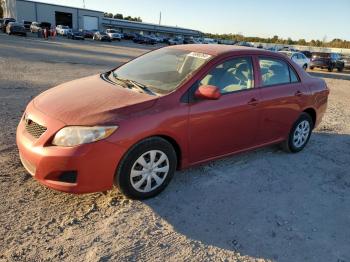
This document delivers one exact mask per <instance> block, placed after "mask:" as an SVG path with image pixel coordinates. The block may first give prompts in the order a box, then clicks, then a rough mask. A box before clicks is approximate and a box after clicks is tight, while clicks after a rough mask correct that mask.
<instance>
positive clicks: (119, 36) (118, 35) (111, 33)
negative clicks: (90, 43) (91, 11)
mask: <svg viewBox="0 0 350 262" xmlns="http://www.w3.org/2000/svg"><path fill="white" fill-rule="evenodd" d="M106 34H107V35H108V36H109V38H110V39H111V40H117V41H120V40H122V34H121V33H119V32H118V31H117V30H115V29H107V30H106Z"/></svg>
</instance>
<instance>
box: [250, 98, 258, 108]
mask: <svg viewBox="0 0 350 262" xmlns="http://www.w3.org/2000/svg"><path fill="white" fill-rule="evenodd" d="M257 104H259V101H258V99H256V98H252V99H250V101H249V102H248V105H250V106H256V105H257Z"/></svg>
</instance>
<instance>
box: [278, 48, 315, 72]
mask: <svg viewBox="0 0 350 262" xmlns="http://www.w3.org/2000/svg"><path fill="white" fill-rule="evenodd" d="M280 53H283V54H285V55H286V56H288V57H289V58H290V59H292V60H293V61H294V62H295V63H297V64H298V65H299V66H300V67H302V68H304V70H306V69H308V67H309V65H310V59H309V58H307V57H306V56H305V55H304V54H303V53H300V52H290V51H280Z"/></svg>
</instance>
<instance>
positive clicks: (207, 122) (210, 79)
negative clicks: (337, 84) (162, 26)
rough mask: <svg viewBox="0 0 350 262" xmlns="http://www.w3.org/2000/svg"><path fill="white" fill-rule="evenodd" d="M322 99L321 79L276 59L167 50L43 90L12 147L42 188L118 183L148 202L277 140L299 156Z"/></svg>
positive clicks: (225, 50)
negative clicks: (201, 169) (196, 169)
mask: <svg viewBox="0 0 350 262" xmlns="http://www.w3.org/2000/svg"><path fill="white" fill-rule="evenodd" d="M260 87H264V88H260ZM328 95H329V89H328V88H327V85H326V83H325V81H324V80H323V79H321V78H314V77H311V76H310V75H309V74H307V73H305V71H304V70H302V69H301V68H300V67H299V66H297V65H295V67H294V65H291V64H289V63H288V59H287V58H286V57H285V56H283V55H282V54H278V53H272V52H267V51H264V50H261V49H259V50H258V49H248V48H240V47H234V46H226V45H218V46H217V47H216V48H211V47H209V46H203V45H201V46H200V47H199V46H198V45H185V46H184V45H182V46H172V47H165V48H161V49H157V50H155V51H152V52H148V53H146V54H144V55H142V56H140V57H138V58H136V59H133V60H131V61H130V62H128V63H126V64H124V65H121V66H119V67H117V68H116V69H113V70H110V71H107V72H105V73H102V74H97V75H94V76H91V77H87V78H83V79H80V80H75V81H70V82H68V83H65V84H60V85H59V86H58V87H56V88H53V89H51V90H46V91H45V92H44V93H42V94H40V95H39V96H37V97H36V98H34V99H33V101H31V102H30V103H29V104H28V106H27V108H26V109H25V112H24V114H23V116H22V117H21V119H20V121H19V125H18V128H17V140H16V141H17V146H18V149H19V156H20V159H21V161H22V163H23V165H24V167H25V168H26V170H27V171H28V172H29V173H30V174H31V175H32V176H33V177H34V178H35V179H36V180H37V181H39V182H40V183H42V184H44V185H45V186H47V187H50V188H52V189H56V190H60V191H64V192H69V193H90V192H96V191H107V190H109V189H112V188H113V185H116V186H117V187H118V188H119V190H120V191H121V192H122V193H123V194H125V195H126V196H128V197H130V198H137V199H145V198H149V197H153V196H155V195H157V194H159V193H160V192H161V191H162V190H163V189H165V188H166V186H167V185H168V184H169V182H170V181H171V179H172V177H173V176H174V173H175V171H176V170H177V169H184V168H189V167H191V166H194V165H198V164H202V163H205V162H208V161H213V160H214V159H218V158H221V157H227V156H228V155H231V154H235V153H239V152H242V151H246V150H253V149H256V148H260V147H263V146H267V145H271V144H276V143H281V144H282V146H283V148H284V149H285V150H286V151H287V152H292V153H297V152H300V151H302V150H303V149H304V148H305V146H306V145H307V143H308V141H309V139H310V137H311V133H312V131H313V129H314V128H315V127H317V126H318V124H319V123H320V122H321V119H322V117H323V115H324V113H325V110H326V108H327V99H328ZM314 146H317V145H314ZM321 146H322V145H321Z"/></svg>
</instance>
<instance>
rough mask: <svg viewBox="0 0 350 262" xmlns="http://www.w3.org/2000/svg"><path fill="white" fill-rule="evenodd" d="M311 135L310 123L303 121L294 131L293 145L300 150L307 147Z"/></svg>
mask: <svg viewBox="0 0 350 262" xmlns="http://www.w3.org/2000/svg"><path fill="white" fill-rule="evenodd" d="M309 135H310V123H309V121H307V120H303V121H301V122H300V123H299V124H298V125H297V127H296V128H295V130H294V134H293V145H294V146H295V147H296V148H300V147H302V146H304V145H305V143H306V141H307V139H308V138H309Z"/></svg>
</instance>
